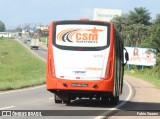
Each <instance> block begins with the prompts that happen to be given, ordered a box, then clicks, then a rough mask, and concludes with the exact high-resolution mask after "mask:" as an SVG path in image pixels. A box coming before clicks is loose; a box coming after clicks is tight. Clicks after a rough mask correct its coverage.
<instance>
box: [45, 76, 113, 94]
mask: <svg viewBox="0 0 160 119" xmlns="http://www.w3.org/2000/svg"><path fill="white" fill-rule="evenodd" d="M46 84H47V85H46V86H47V90H49V91H51V92H56V91H57V90H58V91H69V92H72V93H73V92H81V91H82V92H84V93H87V92H113V89H114V82H113V79H112V78H109V79H101V80H85V81H84V80H64V79H59V78H49V77H47V80H46Z"/></svg>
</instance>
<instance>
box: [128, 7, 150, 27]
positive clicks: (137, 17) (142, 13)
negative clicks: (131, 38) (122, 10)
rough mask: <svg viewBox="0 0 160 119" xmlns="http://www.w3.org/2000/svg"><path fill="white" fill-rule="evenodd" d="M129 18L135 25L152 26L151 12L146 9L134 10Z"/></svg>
mask: <svg viewBox="0 0 160 119" xmlns="http://www.w3.org/2000/svg"><path fill="white" fill-rule="evenodd" d="M128 18H129V19H130V20H131V21H132V22H133V23H138V24H144V25H149V24H150V19H151V17H150V12H149V10H147V9H146V8H144V7H139V8H134V11H130V12H129V15H128Z"/></svg>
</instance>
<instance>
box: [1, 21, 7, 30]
mask: <svg viewBox="0 0 160 119" xmlns="http://www.w3.org/2000/svg"><path fill="white" fill-rule="evenodd" d="M5 30H6V28H5V24H4V23H3V22H2V21H0V32H4V31H5Z"/></svg>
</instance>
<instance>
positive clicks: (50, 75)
mask: <svg viewBox="0 0 160 119" xmlns="http://www.w3.org/2000/svg"><path fill="white" fill-rule="evenodd" d="M120 51H121V50H120ZM122 54H123V53H122ZM121 60H123V58H121ZM115 62H116V60H115V32H114V26H113V24H112V23H106V22H96V21H80V20H77V21H57V22H51V24H50V30H49V41H48V57H47V78H46V85H47V90H49V91H50V92H52V93H54V94H55V103H62V102H64V103H70V101H71V100H75V99H76V98H83V97H85V98H90V99H93V98H96V99H99V100H102V101H109V100H112V102H113V103H115V104H117V103H118V101H119V95H120V93H118V94H117V95H115V92H114V91H115V81H114V80H115V79H114V78H115V74H114V72H115V69H114V67H115ZM122 62H123V61H122Z"/></svg>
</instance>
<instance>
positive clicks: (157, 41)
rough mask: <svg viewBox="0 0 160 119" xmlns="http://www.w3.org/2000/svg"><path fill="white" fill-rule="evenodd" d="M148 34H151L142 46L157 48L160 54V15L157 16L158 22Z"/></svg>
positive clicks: (153, 24)
mask: <svg viewBox="0 0 160 119" xmlns="http://www.w3.org/2000/svg"><path fill="white" fill-rule="evenodd" d="M148 33H149V34H148V35H147V36H146V37H145V38H144V40H143V42H142V46H144V47H149V48H155V49H156V51H157V53H160V47H159V45H160V15H157V17H156V20H155V21H154V22H153V23H152V25H151V26H150V29H149V32H148Z"/></svg>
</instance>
